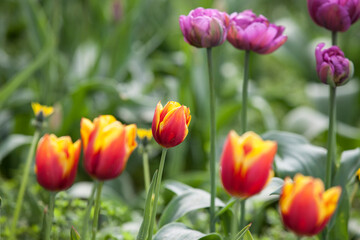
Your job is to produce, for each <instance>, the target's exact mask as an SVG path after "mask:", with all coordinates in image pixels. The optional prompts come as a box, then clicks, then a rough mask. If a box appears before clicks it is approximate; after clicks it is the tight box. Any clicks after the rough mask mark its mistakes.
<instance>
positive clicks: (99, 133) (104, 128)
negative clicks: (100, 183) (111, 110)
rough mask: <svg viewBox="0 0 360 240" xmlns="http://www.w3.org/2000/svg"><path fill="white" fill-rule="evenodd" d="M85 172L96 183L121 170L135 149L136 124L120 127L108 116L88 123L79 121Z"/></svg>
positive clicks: (111, 177) (119, 123)
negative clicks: (95, 179) (96, 180)
mask: <svg viewBox="0 0 360 240" xmlns="http://www.w3.org/2000/svg"><path fill="white" fill-rule="evenodd" d="M80 132H81V138H82V141H83V146H84V165H85V170H86V171H87V172H88V173H89V174H90V175H91V176H92V177H94V178H97V179H99V180H108V179H113V178H116V177H117V176H119V175H120V174H121V173H122V171H123V170H124V169H125V166H126V163H127V161H128V159H129V157H130V154H131V153H132V152H133V150H134V149H135V148H136V146H137V143H136V141H135V138H136V125H135V124H131V125H123V124H121V122H119V121H117V120H116V119H115V117H113V116H111V115H102V116H99V117H97V118H95V119H94V121H93V122H91V121H90V120H89V119H87V118H82V119H81V130H80Z"/></svg>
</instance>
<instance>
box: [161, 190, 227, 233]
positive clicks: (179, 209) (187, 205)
mask: <svg viewBox="0 0 360 240" xmlns="http://www.w3.org/2000/svg"><path fill="white" fill-rule="evenodd" d="M215 206H218V207H224V206H225V204H224V203H223V202H222V201H221V200H220V199H215ZM208 207H210V194H209V193H208V192H206V191H204V190H201V189H196V188H194V189H190V190H188V191H186V192H184V193H183V194H181V195H179V196H176V197H174V198H173V199H172V200H171V201H170V203H169V204H168V205H167V206H166V208H165V210H164V212H163V214H162V215H161V218H160V221H159V226H160V227H161V226H164V225H165V224H168V223H170V222H173V221H176V220H177V219H179V218H180V217H182V216H184V215H185V214H187V213H189V212H191V211H194V210H197V209H203V208H208Z"/></svg>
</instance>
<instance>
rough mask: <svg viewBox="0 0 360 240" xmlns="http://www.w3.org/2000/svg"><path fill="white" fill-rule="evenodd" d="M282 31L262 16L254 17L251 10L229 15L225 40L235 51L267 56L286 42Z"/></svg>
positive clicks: (280, 27)
mask: <svg viewBox="0 0 360 240" xmlns="http://www.w3.org/2000/svg"><path fill="white" fill-rule="evenodd" d="M284 29H285V28H284V27H283V26H277V25H275V24H273V23H270V22H269V21H268V20H267V19H266V18H265V17H264V16H262V15H260V16H256V15H255V14H254V13H253V12H252V11H251V10H245V11H243V12H241V13H233V14H231V15H230V24H229V29H228V35H227V40H228V41H229V42H230V43H231V44H232V45H233V46H234V47H235V48H237V49H241V50H250V51H254V52H256V53H260V54H268V53H272V52H274V51H275V50H276V49H278V48H279V47H280V46H282V45H283V44H284V43H285V42H286V40H287V36H285V35H283V32H284Z"/></svg>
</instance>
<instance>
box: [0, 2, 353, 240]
mask: <svg viewBox="0 0 360 240" xmlns="http://www.w3.org/2000/svg"><path fill="white" fill-rule="evenodd" d="M199 6H201V7H204V8H209V7H212V8H217V9H220V10H223V11H226V12H228V13H232V12H234V11H237V12H240V11H243V10H245V9H252V10H253V11H254V12H255V13H257V14H263V15H264V16H266V17H267V18H268V19H269V20H270V21H272V22H275V23H277V24H281V25H284V26H285V27H286V30H285V34H286V35H288V41H287V42H286V43H285V44H284V45H283V46H282V47H281V48H280V49H279V50H277V51H276V52H274V53H273V54H270V55H257V54H252V55H251V58H250V60H251V63H250V78H251V82H250V105H251V106H250V108H249V129H252V130H254V131H256V132H257V133H260V134H262V133H264V132H266V131H269V130H286V131H291V132H295V133H299V134H301V135H303V136H304V137H305V138H307V139H308V140H309V141H311V142H312V143H314V144H316V145H319V146H325V144H326V136H327V132H326V130H327V115H326V112H327V91H328V90H327V86H325V85H322V84H318V78H317V75H316V71H315V60H314V50H315V46H316V45H317V43H319V42H321V41H325V42H326V43H327V46H330V37H331V36H330V32H328V31H327V30H325V29H323V28H320V27H319V26H317V25H315V23H313V22H312V21H311V19H310V17H309V14H308V11H307V6H306V1H297V0H273V1H267V0H256V1H244V0H242V1H241V0H227V1H226V0H217V1H205V0H199V1H188V0H183V1H167V0H131V1H125V0H103V1H97V0H77V1H74V0H73V1H70V0H62V1H40V0H38V1H37V0H28V1H22V0H19V1H17V0H2V1H0V126H1V127H0V196H1V198H2V205H1V209H0V214H1V216H0V236H4V237H6V236H7V235H6V234H7V233H6V231H7V228H6V223H7V222H8V221H9V219H10V218H11V216H12V211H13V208H14V205H15V204H14V202H15V199H16V194H17V189H18V186H19V179H20V177H21V169H22V166H23V163H24V159H25V156H26V154H27V151H28V144H29V143H30V140H31V135H32V133H33V132H34V128H33V126H32V125H31V121H32V118H33V113H32V110H31V107H30V103H31V102H34V101H38V102H40V103H42V104H46V105H53V106H54V107H55V114H54V115H53V116H52V117H51V118H50V120H49V122H48V127H47V128H46V132H51V133H55V134H56V135H58V136H60V135H70V136H71V137H72V138H73V139H77V138H79V137H80V131H79V125H80V119H81V118H82V117H87V118H90V119H93V118H94V117H96V116H98V115H100V114H113V115H115V116H116V117H117V118H118V119H119V120H121V121H122V122H124V123H136V124H137V125H138V127H145V128H149V127H150V126H151V121H152V117H153V112H154V109H155V106H156V103H157V102H158V101H159V100H161V101H162V102H163V104H165V103H166V102H167V101H169V100H176V101H178V102H180V103H181V104H184V105H186V106H188V107H190V109H191V115H192V121H191V124H190V129H189V135H188V137H187V138H186V140H185V141H184V143H182V144H181V145H180V146H178V147H176V148H174V149H171V151H169V156H168V158H167V163H166V166H165V167H166V169H165V172H164V174H165V178H171V179H173V180H180V181H181V182H183V183H186V184H188V185H191V186H193V187H197V188H202V189H204V190H209V182H208V171H207V170H208V162H207V159H208V158H207V154H208V151H209V130H208V129H209V121H208V116H209V112H208V100H207V99H208V85H207V84H208V82H207V69H206V62H205V60H206V56H205V50H204V49H197V48H194V47H192V46H190V45H188V44H187V43H185V41H184V40H183V37H182V34H181V31H180V28H179V25H178V18H179V16H180V15H182V14H184V15H187V14H188V13H189V11H190V10H192V9H194V8H196V7H199ZM338 37H339V41H338V42H339V45H340V47H341V48H342V49H343V51H344V52H345V55H346V56H347V57H348V58H349V59H350V60H352V61H353V63H354V66H355V75H354V79H352V80H351V81H350V82H349V83H348V84H347V85H346V86H344V87H340V88H339V90H338V112H337V114H338V119H339V124H338V136H337V138H338V148H339V151H338V152H339V155H340V152H341V151H343V150H348V149H353V148H355V147H358V146H359V145H360V129H359V126H360V99H359V84H360V83H359V72H358V71H357V68H358V67H359V66H360V58H359V56H360V45H359V44H358V42H359V39H360V31H359V23H357V24H355V25H353V26H352V27H351V28H350V30H349V31H347V32H346V33H341V34H339V36H338ZM243 58H244V52H243V51H239V50H237V49H235V48H233V47H232V46H231V45H230V44H229V43H227V42H226V43H224V44H223V45H221V46H219V47H216V48H215V49H214V66H215V76H216V77H215V78H216V95H217V134H218V135H217V140H218V141H217V147H218V149H217V155H218V157H217V159H219V156H220V154H221V150H222V145H223V142H224V139H225V137H226V135H227V133H228V131H229V130H230V129H235V130H239V129H240V123H239V119H240V112H239V110H240V109H241V100H240V99H241V95H240V93H241V81H242V74H243ZM159 154H160V148H159V147H158V146H157V145H156V144H155V143H153V144H152V146H151V152H150V164H151V170H152V172H153V171H154V170H155V168H157V166H158V160H159ZM31 179H32V180H31V183H30V184H28V186H29V189H28V191H27V193H26V201H25V205H24V208H23V209H24V210H23V212H22V216H21V221H20V223H19V225H20V228H19V229H18V231H19V233H22V236H23V238H22V239H37V236H38V233H39V231H40V228H41V222H42V213H43V211H44V206H45V205H46V203H47V194H46V192H45V191H44V190H43V189H41V187H40V186H39V185H38V184H37V183H36V180H35V176H34V174H32V178H31ZM90 180H91V179H90V177H89V176H88V175H87V174H86V173H85V171H84V170H83V167H82V164H80V165H79V172H78V176H77V182H82V181H90ZM356 184H358V183H356ZM105 187H106V188H105V191H104V197H103V199H104V202H103V206H102V209H103V210H104V211H103V212H102V213H103V214H102V215H101V216H102V219H101V220H102V223H106V224H104V226H105V225H106V227H104V228H103V229H102V234H99V237H100V239H103V238H106V235H109V236H110V235H113V237H112V238H114V239H133V236H134V232H135V233H136V229H137V227H138V224H139V222H140V221H141V217H142V207H143V203H144V195H145V194H144V191H143V189H144V187H143V176H142V161H141V156H140V155H139V154H138V153H137V152H136V151H135V152H134V154H133V155H132V156H131V158H130V160H129V162H128V165H127V168H126V171H125V172H124V173H123V174H122V175H121V176H120V177H119V178H118V179H115V180H113V181H110V182H107V183H106V185H105ZM75 188H76V189H75ZM74 189H75V190H74ZM79 189H81V190H84V189H85V190H86V189H88V188H86V187H84V186H83V185H77V186H74V187H73V188H71V189H70V190H69V191H67V193H63V194H61V195H60V196H59V197H58V198H57V209H56V212H55V218H56V226H55V227H54V229H57V230H56V231H57V233H58V236H59V239H67V237H68V236H69V232H70V227H71V226H72V225H74V226H77V225H78V224H81V223H79V221H80V216H82V214H83V211H82V210H83V209H84V206H85V205H86V202H85V201H84V200H81V199H84V198H85V197H86V194H85V193H84V195H80V196H79V195H76V194H74V193H76V192H81V191H80V190H79ZM85 190H84V191H85ZM163 191H164V192H163V194H162V197H163V198H162V199H161V200H162V203H163V205H165V203H167V202H169V201H170V199H171V198H172V197H173V194H172V193H171V192H170V191H168V190H163ZM85 192H86V191H85ZM218 193H219V194H218V196H219V197H220V198H221V199H222V200H223V201H224V202H226V201H227V200H229V196H228V195H227V194H226V193H224V192H223V190H222V188H221V183H220V182H219V181H218ZM358 197H359V195H356V196H355V198H354V199H355V200H354V201H353V210H354V211H352V214H351V215H352V217H353V218H352V219H351V222H350V231H351V233H352V236H355V235H358V234H359V230H358V229H359V224H360V218H359V211H358V210H359V207H360V201H359V200H358ZM66 199H71V201H70V202H68V201H66ZM134 199H135V200H134ZM69 209H74V210H73V211H65V210H69ZM259 209H261V208H256V207H255V208H254V212H250V213H251V216H248V217H249V220H250V217H252V218H251V219H258V220H257V221H256V225H255V224H254V226H253V227H252V231H253V232H254V234H255V235H257V236H262V238H263V239H281V236H284V235H283V234H284V228H283V227H282V225H281V222H280V220H279V217H278V211H277V207H276V204H275V203H271V204H268V206H267V208H266V209H268V210H267V211H259ZM256 210H257V211H256ZM159 211H160V212H161V211H162V208H160V209H159ZM65 212H66V214H65ZM259 212H262V213H261V214H260V213H259ZM255 215H256V217H254V216H255ZM183 218H184V219H183ZM183 218H182V219H181V221H182V222H184V223H187V225H189V224H190V225H192V226H195V227H194V228H195V229H198V230H202V231H203V232H204V231H206V227H204V222H206V218H207V214H206V211H204V212H203V214H201V213H197V214H196V215H195V214H193V215H191V213H190V215H187V216H186V217H183ZM259 219H260V220H259ZM258 222H259V223H258ZM61 229H62V230H61ZM63 229H66V231H64V230H63ZM289 234H290V233H289ZM290 237H294V235H292V234H290ZM290 237H289V236H287V235H286V237H283V239H290ZM354 238H355V237H354ZM5 239H6V238H5Z"/></svg>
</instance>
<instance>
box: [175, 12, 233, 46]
mask: <svg viewBox="0 0 360 240" xmlns="http://www.w3.org/2000/svg"><path fill="white" fill-rule="evenodd" d="M179 23H180V28H181V32H182V34H183V35H184V40H185V41H186V42H187V43H189V44H191V45H193V46H195V47H198V48H209V47H215V46H218V45H221V44H222V43H223V42H224V41H225V39H226V34H227V27H228V23H229V17H228V15H227V14H226V13H224V12H220V11H218V10H216V9H204V8H196V9H195V10H192V11H191V12H190V13H189V15H188V16H184V15H181V16H180V18H179Z"/></svg>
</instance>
